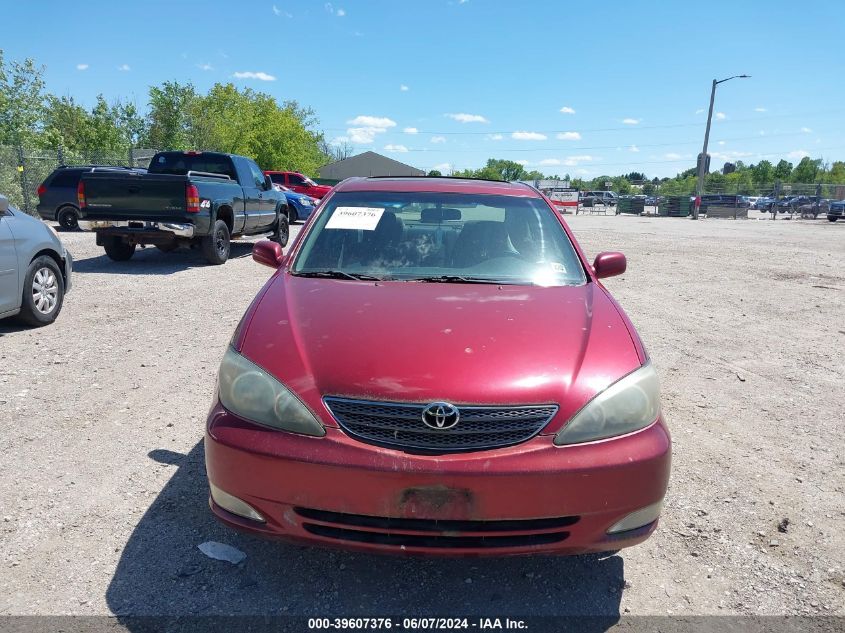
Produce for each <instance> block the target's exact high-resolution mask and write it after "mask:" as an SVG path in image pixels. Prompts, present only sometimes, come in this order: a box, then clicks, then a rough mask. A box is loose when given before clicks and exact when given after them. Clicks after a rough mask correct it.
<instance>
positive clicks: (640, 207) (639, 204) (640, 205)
mask: <svg viewBox="0 0 845 633" xmlns="http://www.w3.org/2000/svg"><path fill="white" fill-rule="evenodd" d="M643 211H645V200H644V199H643V198H619V200H618V201H617V203H616V213H617V215H618V214H620V213H634V214H636V215H641V214H642V213H643Z"/></svg>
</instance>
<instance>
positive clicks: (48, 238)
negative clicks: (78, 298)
mask: <svg viewBox="0 0 845 633" xmlns="http://www.w3.org/2000/svg"><path fill="white" fill-rule="evenodd" d="M72 269H73V258H72V257H71V255H70V253H69V252H68V251H67V249H65V247H64V245H63V244H62V242H61V240H60V239H59V236H58V235H57V234H56V232H55V231H54V230H53V229H52V227H50V226H48V225H46V224H44V223H43V222H42V221H41V220H38V219H36V218H33V217H31V216H29V215H27V214H26V213H24V212H23V211H19V210H18V209H15V208H14V207H12V206H11V205H10V204H9V200H8V199H7V198H6V197H5V196H2V195H0V319H3V318H5V317H11V316H17V318H18V320H19V321H22V322H24V323H26V324H28V325H33V326H36V327H37V326H41V325H48V324H50V323H52V322H53V321H55V320H56V317H57V316H59V312H60V311H61V309H62V303H63V302H64V298H65V294H66V293H67V292H68V291H69V290H70V286H71V280H70V277H71V270H72Z"/></svg>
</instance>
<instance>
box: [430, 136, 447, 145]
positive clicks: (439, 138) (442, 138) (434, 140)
mask: <svg viewBox="0 0 845 633" xmlns="http://www.w3.org/2000/svg"><path fill="white" fill-rule="evenodd" d="M431 142H432V143H445V142H446V137H445V136H432V137H431Z"/></svg>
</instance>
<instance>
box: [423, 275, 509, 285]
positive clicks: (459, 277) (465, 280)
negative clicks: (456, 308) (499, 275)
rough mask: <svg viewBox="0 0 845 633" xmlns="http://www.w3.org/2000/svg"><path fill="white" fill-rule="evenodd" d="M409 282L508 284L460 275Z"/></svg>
mask: <svg viewBox="0 0 845 633" xmlns="http://www.w3.org/2000/svg"><path fill="white" fill-rule="evenodd" d="M409 281H424V282H428V283H436V284H496V285H505V284H508V283H509V282H507V281H499V280H497V279H488V278H485V277H464V276H462V275H432V276H430V277H414V278H413V279H411V280H409Z"/></svg>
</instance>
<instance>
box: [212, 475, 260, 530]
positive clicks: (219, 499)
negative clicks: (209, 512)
mask: <svg viewBox="0 0 845 633" xmlns="http://www.w3.org/2000/svg"><path fill="white" fill-rule="evenodd" d="M208 485H209V487H210V488H211V498H212V499H214V503H216V504H217V505H219V506H220V507H221V508H223V509H224V510H226V511H227V512H231V513H232V514H237V515H238V516H239V517H243V518H245V519H250V520H252V521H260V522H261V523H265V520H264V517H263V516H261V514H260V513H259V512H258V510H256V509H255V508H253V507H252V506H251V505H249V504H248V503H246V502H244V501H241V500H240V499H238V498H237V497H233V496H232V495H230V494H229V493H228V492H224V491H223V490H220V488H218V487H217V486H215V485H214V484H213V483H211V482H209V484H208Z"/></svg>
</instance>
